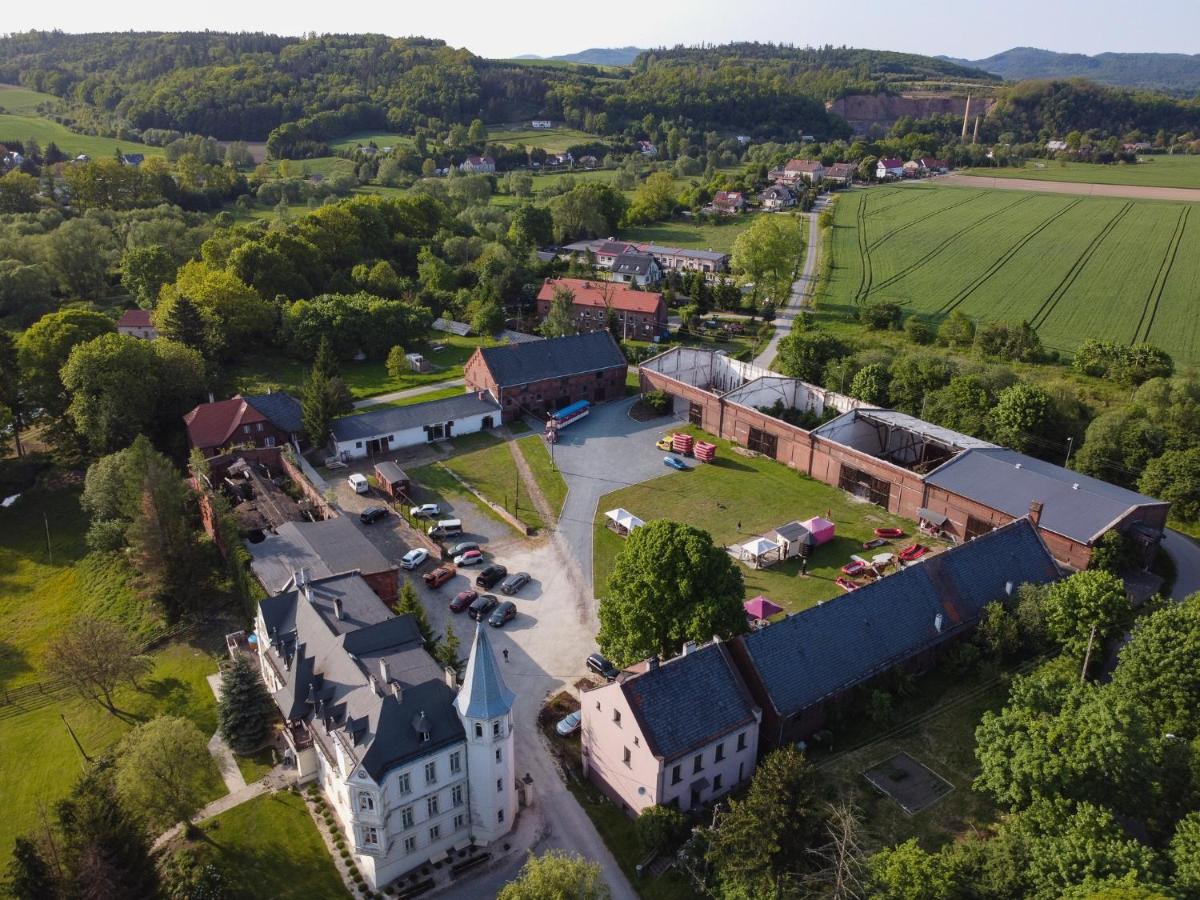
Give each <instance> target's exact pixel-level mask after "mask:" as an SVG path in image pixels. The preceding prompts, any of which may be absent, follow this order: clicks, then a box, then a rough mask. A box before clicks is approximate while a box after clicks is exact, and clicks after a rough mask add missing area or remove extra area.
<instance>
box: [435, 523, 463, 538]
mask: <svg viewBox="0 0 1200 900" xmlns="http://www.w3.org/2000/svg"><path fill="white" fill-rule="evenodd" d="M462 530H463V529H462V519H441V520H439V521H438V522H435V523H434V524H433V525H430V526H429V536H430V537H432V538H445V537H451V536H453V535H456V534H462Z"/></svg>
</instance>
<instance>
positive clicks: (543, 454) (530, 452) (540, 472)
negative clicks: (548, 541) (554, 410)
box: [517, 434, 567, 516]
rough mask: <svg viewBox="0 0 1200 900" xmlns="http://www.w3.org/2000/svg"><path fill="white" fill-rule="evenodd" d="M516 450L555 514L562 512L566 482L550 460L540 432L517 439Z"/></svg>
mask: <svg viewBox="0 0 1200 900" xmlns="http://www.w3.org/2000/svg"><path fill="white" fill-rule="evenodd" d="M517 450H519V451H520V453H521V455H522V456H523V457H525V462H527V463H528V464H529V468H530V470H531V471H532V472H533V480H534V481H536V482H537V484H538V488H539V489H540V490H541V492H542V496H543V497H545V498H546V502H547V503H548V504H549V505H550V509H551V510H552V511H553V512H554V515H555V516H557V515H558V514H559V513H561V512H562V508H563V503H564V502H566V499H567V482H566V481H565V480H564V479H563V477H562V473H561V472H559V471H558V469H556V468H555V467H554V465H553V463H552V462H551V461H550V451H549V450H548V449H546V441H545V440H544V439H543V438H542V436H541V435H540V434H534V435H530V436H529V437H525V438H521V439H520V440H518V441H517Z"/></svg>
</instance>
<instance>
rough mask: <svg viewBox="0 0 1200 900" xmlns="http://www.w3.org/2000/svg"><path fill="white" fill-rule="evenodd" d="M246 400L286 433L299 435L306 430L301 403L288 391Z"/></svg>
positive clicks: (260, 395) (258, 395)
mask: <svg viewBox="0 0 1200 900" xmlns="http://www.w3.org/2000/svg"><path fill="white" fill-rule="evenodd" d="M245 399H246V402H247V403H249V404H250V405H251V406H253V407H254V408H255V409H257V410H258V411H259V412H260V413H262V414H263V415H264V416H266V417H267V419H268V420H269V421H271V422H272V423H274V424H275V425H277V426H278V427H279V428H282V429H283V430H284V431H287V432H291V433H293V434H299V433H300V432H302V431H303V430H304V422H303V417H302V415H301V412H300V401H299V400H297V399H296V398H295V397H293V396H292V395H291V394H289V393H287V392H286V391H274V392H272V393H270V394H256V395H255V396H253V397H246V398H245Z"/></svg>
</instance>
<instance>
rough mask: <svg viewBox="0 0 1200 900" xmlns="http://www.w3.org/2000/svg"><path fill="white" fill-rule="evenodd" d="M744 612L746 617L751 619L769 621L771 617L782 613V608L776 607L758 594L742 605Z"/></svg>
mask: <svg viewBox="0 0 1200 900" xmlns="http://www.w3.org/2000/svg"><path fill="white" fill-rule="evenodd" d="M742 607H743V608H744V609H745V610H746V615H748V616H749V617H750V618H752V619H769V618H771V616H776V615H779V613H781V612H783V607H782V606H778V605H776V604H774V603H772V602H771V601H770V600H768V599H767V598H766V597H764V596H763V595H762V594H759V595H758V596H757V597H754V598H753V599H751V600H747V601H746V602H745V603H743V604H742Z"/></svg>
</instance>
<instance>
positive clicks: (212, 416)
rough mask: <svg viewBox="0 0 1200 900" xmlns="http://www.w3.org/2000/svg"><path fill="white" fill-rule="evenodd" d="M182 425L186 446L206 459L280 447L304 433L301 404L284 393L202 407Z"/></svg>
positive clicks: (239, 395) (224, 401)
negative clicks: (237, 449) (232, 450)
mask: <svg viewBox="0 0 1200 900" xmlns="http://www.w3.org/2000/svg"><path fill="white" fill-rule="evenodd" d="M183 421H184V424H186V425H187V436H188V444H189V445H190V446H192V447H195V448H196V449H198V450H200V451H201V452H202V453H204V455H205V456H215V455H217V454H218V453H220V452H221V450H223V449H225V448H226V447H231V446H239V447H275V446H282V445H283V444H287V443H290V442H291V441H294V440H298V439H299V437H300V435H301V433H302V432H303V431H304V424H303V422H302V421H301V415H300V402H299V401H298V400H297V399H296V398H295V397H293V396H292V395H291V394H288V393H285V392H283V391H276V392H274V393H270V394H258V395H256V396H252V397H243V396H242V395H241V394H238V395H237V396H234V397H230V398H229V399H228V400H218V401H216V402H212V403H201V404H200V405H199V406H196V407H194V408H193V409H192V410H191V412H189V413H188V414H187V415H185V416H184V417H183Z"/></svg>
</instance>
